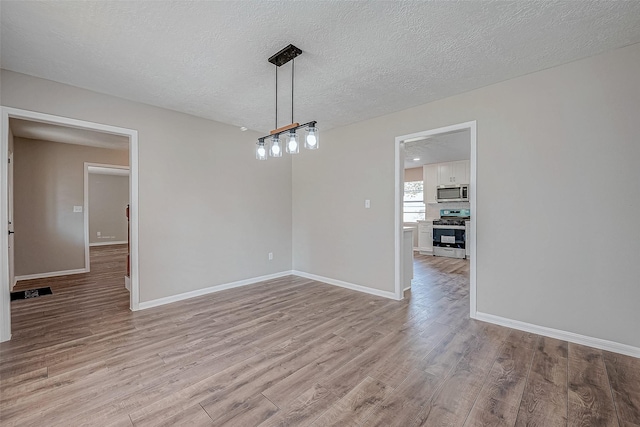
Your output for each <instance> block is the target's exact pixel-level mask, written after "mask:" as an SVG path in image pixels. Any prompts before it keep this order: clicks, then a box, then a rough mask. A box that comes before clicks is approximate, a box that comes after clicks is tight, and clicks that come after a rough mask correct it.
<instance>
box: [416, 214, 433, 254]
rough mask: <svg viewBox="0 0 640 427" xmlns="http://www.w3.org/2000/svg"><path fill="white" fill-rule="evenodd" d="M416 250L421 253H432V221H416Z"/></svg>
mask: <svg viewBox="0 0 640 427" xmlns="http://www.w3.org/2000/svg"><path fill="white" fill-rule="evenodd" d="M418 250H419V251H420V253H421V254H423V255H424V254H428V255H431V254H432V253H433V223H432V222H431V221H419V222H418Z"/></svg>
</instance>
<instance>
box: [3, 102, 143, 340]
mask: <svg viewBox="0 0 640 427" xmlns="http://www.w3.org/2000/svg"><path fill="white" fill-rule="evenodd" d="M10 119H20V120H27V121H32V122H37V123H43V124H51V125H58V126H62V127H66V128H73V129H78V130H87V131H95V132H100V133H106V134H111V135H118V136H122V137H125V138H126V139H127V140H128V144H129V147H128V149H129V167H130V179H129V193H130V210H129V212H130V214H129V217H130V227H131V235H130V246H131V249H130V251H131V276H130V287H131V292H130V296H129V308H130V309H131V310H133V311H135V310H138V308H139V269H138V133H137V131H136V130H133V129H126V128H120V127H115V126H109V125H103V124H99V123H93V122H87V121H83V120H76V119H70V118H66V117H60V116H54V115H50V114H43V113H37V112H33V111H28V110H20V109H15V108H9V107H1V124H2V126H0V132H1V133H2V139H1V145H0V164H1V166H0V174H1V176H2V186H1V188H0V192H1V194H0V204H1V209H0V236H1V237H0V262H1V266H2V268H1V269H0V271H1V274H0V342H1V341H7V340H9V339H10V338H11V304H10V288H11V285H12V283H11V279H10V274H11V273H10V271H12V270H11V267H10V262H11V261H10V260H11V259H12V255H11V253H10V252H11V250H12V249H13V246H12V247H10V246H9V236H10V234H9V232H10V231H13V230H12V229H11V228H10V227H11V226H10V224H9V219H10V217H11V215H12V213H11V214H10V212H9V210H10V207H11V206H10V194H11V191H12V188H10V182H9V172H10V170H9V167H8V165H9V132H10V130H9V129H10V126H9V120H10ZM87 266H88V265H87Z"/></svg>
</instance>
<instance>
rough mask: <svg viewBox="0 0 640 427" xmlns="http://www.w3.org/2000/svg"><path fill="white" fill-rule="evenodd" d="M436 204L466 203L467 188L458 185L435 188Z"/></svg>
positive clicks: (467, 199)
mask: <svg viewBox="0 0 640 427" xmlns="http://www.w3.org/2000/svg"><path fill="white" fill-rule="evenodd" d="M436 191H437V193H436V202H438V203H444V202H468V201H469V186H468V185H463V184H458V185H439V186H438V187H436Z"/></svg>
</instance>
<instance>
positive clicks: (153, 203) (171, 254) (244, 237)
mask: <svg viewBox="0 0 640 427" xmlns="http://www.w3.org/2000/svg"><path fill="white" fill-rule="evenodd" d="M1 79H2V99H1V100H0V101H1V102H2V105H5V106H10V107H15V108H22V109H26V110H32V111H39V112H43V113H49V114H55V115H59V116H65V117H73V118H76V119H80V120H88V121H92V122H98V123H104V124H108V125H113V126H121V127H125V128H131V129H136V130H137V131H138V140H139V152H138V154H139V158H140V162H139V166H140V168H139V193H140V196H139V239H140V240H139V252H140V258H139V266H140V270H139V273H140V301H141V302H145V301H150V300H154V299H157V298H162V297H167V296H171V295H176V294H179V293H183V292H189V291H193V290H197V289H202V288H205V287H209V286H214V285H218V284H223V283H229V282H233V281H237V280H242V279H248V278H252V277H257V276H262V275H267V274H272V273H277V272H281V271H287V270H290V269H291V242H292V239H291V159H290V157H283V158H282V159H277V160H276V159H270V160H268V161H266V162H259V161H256V160H255V154H254V149H255V142H256V140H257V138H258V137H259V136H261V134H258V133H257V132H251V131H247V132H240V131H239V129H238V128H237V127H235V126H230V125H225V124H222V123H218V122H214V121H211V120H205V119H201V118H198V117H194V116H190V115H187V114H182V113H177V112H175V111H170V110H166V109H162V108H157V107H152V106H149V105H145V104H140V103H136V102H131V101H127V100H124V99H121V98H116V97H113V96H109V95H104V94H100V93H96V92H92V91H88V90H85V89H80V88H77V87H73V86H68V85H64V84H61V83H55V82H52V81H48V80H43V79H39V78H35V77H30V76H27V75H24V74H19V73H14V72H11V71H6V70H3V71H2V75H1ZM269 252H273V254H274V259H273V261H269V260H268V256H267V254H268V253H269Z"/></svg>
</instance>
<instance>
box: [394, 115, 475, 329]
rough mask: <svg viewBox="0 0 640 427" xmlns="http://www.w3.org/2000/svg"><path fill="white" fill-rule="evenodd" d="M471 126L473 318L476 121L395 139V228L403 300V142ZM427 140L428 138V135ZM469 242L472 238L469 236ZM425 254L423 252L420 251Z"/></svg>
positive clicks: (397, 279) (472, 289)
mask: <svg viewBox="0 0 640 427" xmlns="http://www.w3.org/2000/svg"><path fill="white" fill-rule="evenodd" d="M465 129H468V130H469V131H470V132H469V133H470V138H471V156H470V160H469V166H470V177H469V178H470V180H469V192H470V197H469V203H470V207H471V248H470V258H471V265H470V275H469V297H470V298H469V299H470V306H469V313H470V316H471V318H472V319H475V318H476V311H477V306H476V304H477V302H476V301H477V299H476V271H477V270H476V258H477V257H476V247H477V245H476V241H477V239H476V234H477V231H476V230H477V229H478V228H477V227H476V223H477V217H478V210H477V209H476V207H477V204H476V186H477V181H478V180H477V178H478V176H477V169H478V168H477V162H478V144H477V132H476V121H475V120H473V121H469V122H464V123H459V124H456V125H451V126H445V127H441V128H437V129H431V130H427V131H422V132H416V133H411V134H408V135H401V136H397V137H396V138H395V172H396V173H395V201H396V202H395V209H394V210H395V219H394V228H395V245H394V246H395V248H394V249H395V255H394V258H395V288H394V289H395V292H394V293H395V295H396V299H402V298H403V294H404V291H403V290H402V283H401V278H400V269H401V268H402V266H401V262H402V259H401V257H400V251H401V239H402V229H403V218H402V208H401V207H402V194H403V191H402V183H403V180H404V162H403V159H402V156H400V144H401V143H402V142H403V141H405V140H407V139H412V138H424V137H430V136H433V135H438V134H441V133H446V132H453V131H457V130H465ZM425 139H426V138H425ZM467 241H469V239H467ZM421 253H422V251H421Z"/></svg>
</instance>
